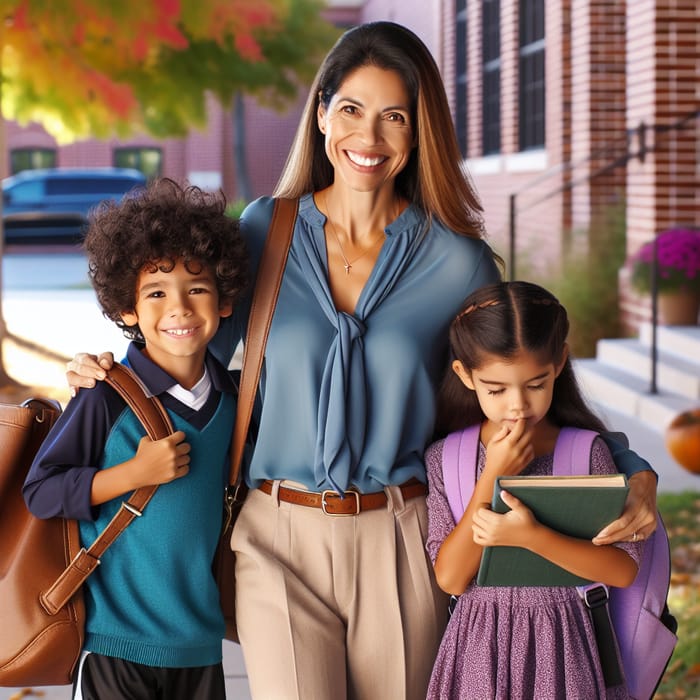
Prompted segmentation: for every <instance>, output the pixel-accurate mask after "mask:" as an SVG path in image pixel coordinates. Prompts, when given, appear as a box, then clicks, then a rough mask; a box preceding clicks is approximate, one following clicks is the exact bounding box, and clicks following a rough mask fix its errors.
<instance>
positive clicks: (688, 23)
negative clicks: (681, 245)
mask: <svg viewBox="0 0 700 700" xmlns="http://www.w3.org/2000/svg"><path fill="white" fill-rule="evenodd" d="M626 47H627V76H628V90H627V94H628V101H627V127H628V128H629V129H631V130H632V129H638V127H639V125H640V124H643V125H645V127H646V128H645V129H644V135H645V136H644V139H643V140H642V139H641V138H640V136H639V132H638V134H637V136H636V138H635V145H636V146H637V147H642V146H643V145H646V147H647V148H648V149H650V150H649V151H647V152H646V153H645V156H644V158H643V160H642V159H638V160H635V161H632V162H631V163H630V165H629V167H628V177H627V251H628V253H630V254H631V253H633V252H634V251H635V250H637V248H639V247H640V246H641V245H642V244H643V243H644V242H645V241H648V240H650V239H651V238H653V237H654V235H656V234H657V233H659V232H661V231H663V230H665V229H666V228H669V227H671V226H675V225H693V226H698V225H700V216H699V213H700V201H699V197H700V194H699V189H698V187H699V185H700V182H699V178H698V169H697V168H698V165H697V163H698V158H697V156H698V151H697V144H698V136H699V134H698V119H697V118H690V119H688V121H687V123H686V125H685V128H683V129H682V130H676V129H669V127H670V126H672V125H675V124H677V123H678V122H679V121H681V120H683V118H685V117H687V116H688V115H689V114H692V113H694V112H695V110H697V108H698V92H697V81H698V76H699V75H700V8H699V7H698V4H697V2H695V0H635V2H634V3H630V4H629V5H628V7H627V42H626ZM620 278H621V288H622V292H623V299H622V309H623V313H624V315H625V318H626V321H627V325H628V326H629V327H631V328H634V327H635V326H636V324H637V322H638V321H639V320H641V319H648V318H649V314H650V311H649V306H650V303H649V299H648V298H647V297H638V296H637V295H635V294H634V293H633V292H632V291H631V290H630V289H629V285H628V274H627V271H626V270H623V271H622V272H621V275H620Z"/></svg>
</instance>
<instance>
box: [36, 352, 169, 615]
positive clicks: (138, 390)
mask: <svg viewBox="0 0 700 700" xmlns="http://www.w3.org/2000/svg"><path fill="white" fill-rule="evenodd" d="M106 381H107V383H108V384H109V385H110V386H111V387H112V388H113V389H115V391H117V393H118V394H119V395H120V396H121V397H122V398H123V399H124V401H126V403H127V405H128V406H129V408H130V409H131V410H132V411H133V412H134V413H135V414H136V416H137V417H138V419H139V420H140V421H141V423H142V425H143V426H144V428H145V429H146V432H147V433H148V436H149V437H150V438H151V440H160V439H161V438H164V437H167V436H168V435H170V434H171V433H172V432H173V426H172V423H171V422H170V417H169V416H168V414H167V412H166V410H165V409H164V408H163V405H162V404H161V402H160V400H159V399H158V398H157V397H155V396H148V394H147V391H146V388H145V387H144V385H143V384H142V383H141V380H140V379H139V378H138V377H137V376H136V375H135V374H134V373H133V372H132V371H131V370H130V369H129V368H128V367H126V366H124V365H122V364H119V363H115V364H114V365H113V366H112V369H110V370H109V372H108V373H107V377H106ZM157 489H158V486H157V485H154V486H143V487H142V488H139V489H136V490H135V491H134V492H133V493H132V494H131V496H130V497H129V499H128V500H127V501H125V502H123V503H122V507H121V508H120V509H119V510H118V511H117V513H116V514H115V516H114V517H113V518H112V520H111V521H110V522H109V524H108V525H107V526H106V527H105V529H104V530H102V532H101V533H100V534H99V536H98V537H97V539H96V540H95V541H94V542H93V543H92V545H90V547H89V548H88V549H85V548H84V547H83V548H81V550H80V551H79V552H78V554H77V555H76V556H75V557H74V559H73V561H72V562H71V563H70V564H69V565H68V567H67V568H66V569H65V571H64V572H63V573H62V574H61V575H60V576H59V577H58V579H56V581H55V582H54V584H53V585H52V586H51V588H49V589H48V591H46V592H45V593H43V594H42V595H41V603H42V605H43V606H44V608H45V609H46V611H47V612H48V613H49V614H51V615H53V614H55V613H57V612H58V611H59V610H60V609H61V608H62V607H63V606H64V605H65V604H66V603H67V602H68V601H69V600H70V598H71V596H72V595H73V594H74V593H75V592H76V591H77V590H78V588H80V586H82V584H83V583H85V581H86V579H87V578H88V576H90V574H91V573H92V572H93V571H94V570H95V569H96V568H97V567H98V566H99V564H100V557H101V556H102V555H103V554H104V553H105V551H106V550H107V548H108V547H109V546H110V545H111V544H112V543H113V542H114V541H115V540H116V539H117V537H119V535H121V534H122V532H124V530H125V529H126V528H127V526H128V525H129V524H130V523H131V521H132V520H133V519H134V518H137V517H139V516H140V515H141V514H142V513H143V510H144V508H145V507H146V505H147V504H148V502H149V501H150V500H151V498H152V497H153V494H154V493H155V492H156V490H157Z"/></svg>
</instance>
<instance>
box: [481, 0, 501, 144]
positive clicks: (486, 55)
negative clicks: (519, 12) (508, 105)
mask: <svg viewBox="0 0 700 700" xmlns="http://www.w3.org/2000/svg"><path fill="white" fill-rule="evenodd" d="M481 22H482V26H481V29H482V32H481V36H482V63H483V65H482V78H483V84H482V103H483V115H482V119H483V125H482V142H483V152H484V155H490V154H492V153H499V152H500V150H501V10H500V0H483V1H482V16H481Z"/></svg>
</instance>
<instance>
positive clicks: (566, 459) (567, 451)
mask: <svg viewBox="0 0 700 700" xmlns="http://www.w3.org/2000/svg"><path fill="white" fill-rule="evenodd" d="M597 437H598V433H596V432H595V431H594V430H584V429H583V428H562V429H561V430H560V431H559V437H558V438H557V444H556V445H555V446H554V458H553V461H554V464H553V467H552V473H553V474H554V475H555V476H583V475H585V474H590V473H591V450H592V449H593V441H594V440H595V439H596V438H597Z"/></svg>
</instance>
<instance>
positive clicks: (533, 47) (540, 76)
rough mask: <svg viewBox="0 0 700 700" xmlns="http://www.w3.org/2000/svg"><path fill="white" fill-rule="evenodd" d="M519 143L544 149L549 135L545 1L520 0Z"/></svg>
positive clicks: (529, 147) (528, 148) (525, 147)
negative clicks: (546, 93) (547, 133)
mask: <svg viewBox="0 0 700 700" xmlns="http://www.w3.org/2000/svg"><path fill="white" fill-rule="evenodd" d="M518 9H519V18H520V19H519V37H518V53H519V57H518V114H519V118H518V146H519V149H520V151H529V150H535V149H541V148H543V147H544V145H545V136H546V131H545V129H546V101H545V96H546V95H545V91H546V80H545V2H544V0H519V8H518Z"/></svg>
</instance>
